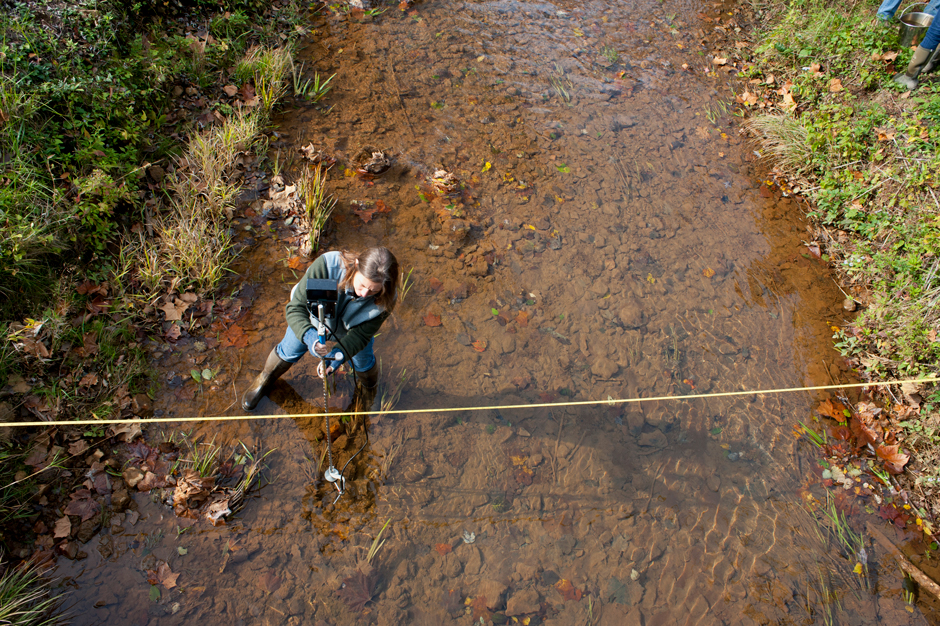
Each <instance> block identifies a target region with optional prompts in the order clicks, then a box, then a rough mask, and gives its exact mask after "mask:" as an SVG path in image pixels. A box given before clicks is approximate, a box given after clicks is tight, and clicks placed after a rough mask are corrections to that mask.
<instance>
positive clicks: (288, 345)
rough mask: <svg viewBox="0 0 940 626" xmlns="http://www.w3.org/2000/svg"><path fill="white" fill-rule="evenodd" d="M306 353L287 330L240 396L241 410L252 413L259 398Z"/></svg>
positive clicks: (292, 332) (303, 346)
mask: <svg viewBox="0 0 940 626" xmlns="http://www.w3.org/2000/svg"><path fill="white" fill-rule="evenodd" d="M306 351H307V346H305V345H304V343H303V342H302V341H297V337H295V336H294V331H292V330H291V329H290V328H288V329H287V332H286V333H285V334H284V339H282V340H281V343H279V344H277V346H276V347H275V348H274V349H273V350H271V353H270V354H269V355H268V358H267V360H266V361H265V363H264V369H262V370H261V373H260V374H258V376H257V377H256V378H255V380H254V381H253V382H252V383H251V387H249V388H248V390H247V391H246V392H245V395H244V396H242V408H243V409H245V410H246V411H253V410H254V409H255V407H256V406H258V402H260V401H261V398H263V397H264V396H266V395H267V394H268V391H270V389H271V385H273V384H274V381H276V380H277V379H278V378H280V377H281V376H282V375H283V374H284V372H286V371H287V370H289V369H290V366H291V365H293V364H294V363H296V362H297V361H299V360H300V358H301V357H302V356H303V355H304V353H305V352H306Z"/></svg>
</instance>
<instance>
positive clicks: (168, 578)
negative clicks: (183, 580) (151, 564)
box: [157, 561, 180, 589]
mask: <svg viewBox="0 0 940 626" xmlns="http://www.w3.org/2000/svg"><path fill="white" fill-rule="evenodd" d="M179 576H180V575H179V572H176V573H175V574H174V573H173V571H172V570H171V569H170V566H169V565H168V564H167V562H166V561H160V565H158V566H157V582H159V583H160V584H161V585H163V586H164V587H166V588H167V589H172V588H173V587H175V586H176V579H177V578H179Z"/></svg>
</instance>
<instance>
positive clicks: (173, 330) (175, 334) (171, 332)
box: [163, 324, 182, 343]
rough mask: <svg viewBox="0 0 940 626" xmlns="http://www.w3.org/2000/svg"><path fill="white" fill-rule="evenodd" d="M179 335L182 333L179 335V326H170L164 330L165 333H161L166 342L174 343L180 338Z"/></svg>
mask: <svg viewBox="0 0 940 626" xmlns="http://www.w3.org/2000/svg"><path fill="white" fill-rule="evenodd" d="M181 334H182V333H180V327H179V326H177V325H176V324H170V327H169V328H167V329H166V332H164V333H163V336H164V337H166V338H167V340H169V341H172V342H174V343H175V342H176V340H177V339H179V338H180V336H181Z"/></svg>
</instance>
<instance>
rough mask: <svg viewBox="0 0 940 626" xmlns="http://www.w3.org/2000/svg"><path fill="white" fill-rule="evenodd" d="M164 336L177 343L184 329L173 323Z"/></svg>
mask: <svg viewBox="0 0 940 626" xmlns="http://www.w3.org/2000/svg"><path fill="white" fill-rule="evenodd" d="M163 336H164V337H166V339H167V340H168V341H171V342H174V343H175V342H176V341H177V340H178V339H179V338H180V337H181V336H182V330H181V329H180V327H179V326H178V325H176V324H173V323H171V324H170V326H169V328H167V329H166V330H165V331H164V332H163ZM246 345H247V343H246Z"/></svg>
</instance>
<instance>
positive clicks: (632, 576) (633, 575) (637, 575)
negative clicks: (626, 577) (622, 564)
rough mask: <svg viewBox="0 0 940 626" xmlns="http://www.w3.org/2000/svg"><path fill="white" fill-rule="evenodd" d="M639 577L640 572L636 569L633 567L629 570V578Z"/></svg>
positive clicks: (635, 578) (636, 578)
mask: <svg viewBox="0 0 940 626" xmlns="http://www.w3.org/2000/svg"><path fill="white" fill-rule="evenodd" d="M639 578H640V572H638V571H636V570H635V569H632V570H630V580H639Z"/></svg>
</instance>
